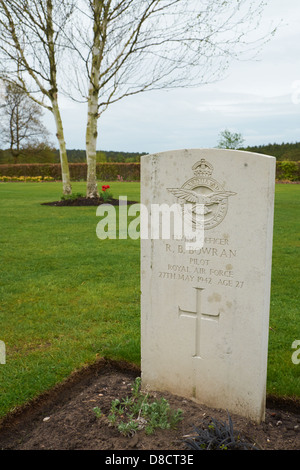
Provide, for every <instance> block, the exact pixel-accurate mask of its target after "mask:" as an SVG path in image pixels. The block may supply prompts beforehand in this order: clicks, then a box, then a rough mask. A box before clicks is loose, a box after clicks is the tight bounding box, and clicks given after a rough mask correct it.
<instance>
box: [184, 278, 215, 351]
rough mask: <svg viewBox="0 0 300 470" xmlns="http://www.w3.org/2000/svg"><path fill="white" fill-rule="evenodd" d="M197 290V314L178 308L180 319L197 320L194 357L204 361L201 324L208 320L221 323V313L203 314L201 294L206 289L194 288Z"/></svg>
mask: <svg viewBox="0 0 300 470" xmlns="http://www.w3.org/2000/svg"><path fill="white" fill-rule="evenodd" d="M194 289H196V312H190V311H187V310H182V309H181V308H180V307H178V315H179V317H180V318H181V317H186V318H194V319H195V320H196V328H195V354H194V355H193V357H196V358H198V359H202V358H203V357H202V356H201V350H200V347H201V329H202V328H201V323H202V320H208V321H215V322H218V321H219V317H220V312H219V313H217V314H210V313H203V312H201V310H202V309H201V293H202V291H203V290H204V289H202V288H200V287H194Z"/></svg>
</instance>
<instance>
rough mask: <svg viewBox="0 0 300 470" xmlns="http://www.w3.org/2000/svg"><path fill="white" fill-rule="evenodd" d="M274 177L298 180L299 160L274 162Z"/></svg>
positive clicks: (299, 177)
mask: <svg viewBox="0 0 300 470" xmlns="http://www.w3.org/2000/svg"><path fill="white" fill-rule="evenodd" d="M276 178H277V179H278V180H289V181H300V162H291V161H288V160H286V161H283V162H276Z"/></svg>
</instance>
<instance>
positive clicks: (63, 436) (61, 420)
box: [0, 360, 300, 451]
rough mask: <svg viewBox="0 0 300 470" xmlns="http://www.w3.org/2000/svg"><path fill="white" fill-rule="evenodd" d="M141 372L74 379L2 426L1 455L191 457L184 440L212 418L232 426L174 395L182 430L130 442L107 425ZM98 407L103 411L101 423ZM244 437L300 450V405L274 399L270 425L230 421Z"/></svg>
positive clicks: (117, 370) (126, 367)
mask: <svg viewBox="0 0 300 470" xmlns="http://www.w3.org/2000/svg"><path fill="white" fill-rule="evenodd" d="M138 376H140V370H139V369H138V368H136V367H135V366H132V365H130V364H127V363H115V362H110V361H106V360H100V361H99V362H97V363H96V364H93V365H92V366H89V367H86V368H84V369H83V370H80V371H78V372H76V373H74V374H73V375H72V376H71V377H70V378H69V379H68V380H67V381H65V382H64V383H63V384H61V385H58V386H56V387H55V388H54V389H52V390H51V391H49V392H47V393H45V394H43V395H42V396H40V397H38V398H37V399H36V400H33V401H32V402H31V403H29V404H27V405H26V406H24V407H21V408H20V409H18V410H16V411H15V412H13V413H11V414H10V415H8V416H7V417H6V418H5V419H4V420H2V422H0V449H1V450H106V451H107V450H110V451H111V450H127V451H131V450H161V451H163V450H171V451H180V450H181V451H188V450H189V449H188V448H187V447H186V444H185V442H184V441H185V439H186V437H185V436H189V435H195V430H194V427H195V426H196V427H199V426H201V423H203V422H204V421H205V418H207V417H213V418H214V419H215V420H217V421H225V422H226V421H227V420H228V415H227V412H226V411H223V410H218V409H211V408H208V407H206V406H203V405H199V404H196V403H195V402H193V401H191V400H188V399H184V398H182V397H178V396H175V395H172V394H170V393H155V394H153V395H155V396H156V397H157V398H159V397H164V398H166V399H167V400H168V402H169V403H170V406H171V408H172V409H178V408H180V409H182V410H183V420H182V421H181V422H180V423H179V425H178V427H177V429H175V430H174V429H171V430H157V431H156V432H155V434H153V435H146V434H145V432H144V431H143V430H141V431H138V432H137V433H136V434H134V435H133V436H132V437H125V436H123V435H121V434H120V432H119V431H118V430H117V429H116V428H115V427H113V426H112V425H110V423H109V422H108V421H107V419H105V415H106V414H108V413H109V410H110V407H111V402H112V400H114V399H116V398H119V399H122V398H125V397H126V396H129V395H130V393H131V387H132V384H133V382H134V380H135V378H136V377H138ZM94 407H99V408H101V410H102V411H103V414H104V417H100V418H97V417H96V415H95V412H94V411H93V408H94ZM230 416H231V419H232V421H233V427H234V429H235V430H236V431H239V433H240V435H241V436H242V437H243V438H244V439H245V440H247V442H252V443H255V444H256V445H257V447H259V448H260V449H261V450H299V449H300V402H299V401H297V400H288V399H285V400H281V401H279V400H276V399H275V398H272V397H269V399H268V402H267V412H266V419H265V422H263V423H261V424H259V425H258V424H255V423H253V422H250V421H249V420H247V419H245V418H241V417H240V416H236V415H233V414H232V415H230Z"/></svg>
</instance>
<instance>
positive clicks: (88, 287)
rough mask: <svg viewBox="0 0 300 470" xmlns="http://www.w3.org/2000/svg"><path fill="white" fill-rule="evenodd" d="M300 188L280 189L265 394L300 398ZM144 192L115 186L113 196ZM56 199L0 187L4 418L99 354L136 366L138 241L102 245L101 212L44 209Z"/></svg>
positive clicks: (25, 187) (0, 409)
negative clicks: (296, 347) (299, 351)
mask: <svg viewBox="0 0 300 470" xmlns="http://www.w3.org/2000/svg"><path fill="white" fill-rule="evenodd" d="M100 187H101V183H100ZM73 190H74V192H82V193H84V192H85V184H84V183H74V185H73ZM299 190H300V187H299V186H298V185H277V186H276V207H275V225H274V256H273V273H272V298H271V320H270V326H271V329H270V346H269V368H268V392H269V393H272V394H277V395H289V396H300V386H299V382H300V365H295V364H293V363H292V360H291V356H292V352H293V351H292V349H291V345H292V342H293V341H294V340H295V339H300V331H299V309H298V300H299V262H298V254H299V233H300V230H299V195H300V191H299ZM139 191H140V187H139V184H138V183H115V182H114V183H111V192H112V193H113V196H114V197H116V198H117V197H118V196H119V195H127V197H128V199H129V200H135V201H139V198H140V192H139ZM60 197H61V184H60V183H3V184H0V198H1V203H0V211H1V239H0V247H1V274H0V296H1V304H0V325H1V327H0V340H2V341H4V342H5V344H6V348H7V358H6V365H0V396H1V399H0V402H1V403H0V416H3V415H5V414H6V413H7V412H8V411H10V410H12V409H14V407H16V406H17V405H20V404H22V403H24V402H26V401H28V400H30V399H32V398H33V397H35V396H37V395H38V394H40V393H41V392H43V391H45V390H47V389H49V388H51V387H52V386H54V385H55V384H56V383H57V382H59V381H61V380H63V379H64V378H66V377H67V376H68V375H69V374H70V373H71V372H72V371H73V370H75V369H78V368H80V367H82V366H83V365H86V364H89V363H92V362H94V361H95V360H96V359H97V358H98V357H102V356H105V357H108V358H111V359H122V360H127V361H130V362H133V363H135V364H139V363H140V265H139V259H140V252H139V240H130V239H127V240H99V239H98V238H97V236H96V226H97V223H98V221H99V219H98V218H97V217H96V207H52V206H42V205H41V203H42V202H50V201H54V200H59V199H60ZM249 361H251V358H249Z"/></svg>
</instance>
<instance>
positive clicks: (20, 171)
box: [0, 163, 140, 181]
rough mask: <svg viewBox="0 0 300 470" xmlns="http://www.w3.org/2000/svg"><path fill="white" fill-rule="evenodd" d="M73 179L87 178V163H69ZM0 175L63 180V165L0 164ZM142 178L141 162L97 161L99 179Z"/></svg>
mask: <svg viewBox="0 0 300 470" xmlns="http://www.w3.org/2000/svg"><path fill="white" fill-rule="evenodd" d="M69 169H70V176H71V180H72V181H80V180H84V181H85V180H86V175H87V165H86V163H69ZM0 176H16V177H20V176H27V177H28V176H42V177H46V176H47V177H51V178H53V179H54V180H56V181H59V180H61V167H60V164H59V163H28V164H17V165H12V164H9V165H0ZM119 178H123V181H139V180H140V164H139V163H97V179H98V180H100V181H116V180H118V179H119Z"/></svg>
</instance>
